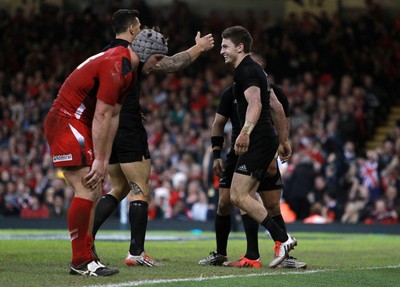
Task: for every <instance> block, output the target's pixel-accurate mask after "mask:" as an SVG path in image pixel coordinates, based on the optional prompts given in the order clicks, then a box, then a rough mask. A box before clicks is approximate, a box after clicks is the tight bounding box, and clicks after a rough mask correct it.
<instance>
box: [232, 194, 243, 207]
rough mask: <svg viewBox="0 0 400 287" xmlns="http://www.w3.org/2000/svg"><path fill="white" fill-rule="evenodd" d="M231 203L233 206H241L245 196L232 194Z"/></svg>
mask: <svg viewBox="0 0 400 287" xmlns="http://www.w3.org/2000/svg"><path fill="white" fill-rule="evenodd" d="M230 198H231V202H232V204H233V205H236V206H240V203H241V202H242V201H243V196H241V195H240V194H238V193H231V197H230Z"/></svg>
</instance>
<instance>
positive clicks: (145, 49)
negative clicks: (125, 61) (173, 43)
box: [132, 29, 168, 63]
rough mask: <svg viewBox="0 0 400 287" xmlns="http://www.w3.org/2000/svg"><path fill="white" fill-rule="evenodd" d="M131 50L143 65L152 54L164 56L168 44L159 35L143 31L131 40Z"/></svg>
mask: <svg viewBox="0 0 400 287" xmlns="http://www.w3.org/2000/svg"><path fill="white" fill-rule="evenodd" d="M132 49H133V51H135V52H136V54H137V55H138V56H139V60H140V61H141V62H143V63H144V62H146V61H147V59H148V58H149V57H150V56H151V55H153V54H163V55H166V54H167V53H168V44H167V41H166V40H165V39H164V36H163V35H162V34H161V33H159V32H157V31H155V30H153V29H143V30H142V31H140V33H139V34H137V35H136V37H135V40H133V42H132Z"/></svg>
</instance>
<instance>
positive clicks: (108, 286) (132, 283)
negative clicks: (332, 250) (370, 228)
mask: <svg viewBox="0 0 400 287" xmlns="http://www.w3.org/2000/svg"><path fill="white" fill-rule="evenodd" d="M397 268H400V265H389V266H371V267H362V268H342V269H317V270H302V271H283V272H274V273H254V274H244V275H237V274H235V275H224V276H210V277H203V276H200V277H192V278H176V279H158V280H141V281H129V282H122V283H115V284H100V285H98V284H97V285H88V286H84V287H129V286H141V285H148V284H166V283H176V282H188V281H190V282H196V281H206V280H218V279H230V278H245V277H259V276H281V275H307V274H313V273H323V272H335V271H346V270H379V269H397Z"/></svg>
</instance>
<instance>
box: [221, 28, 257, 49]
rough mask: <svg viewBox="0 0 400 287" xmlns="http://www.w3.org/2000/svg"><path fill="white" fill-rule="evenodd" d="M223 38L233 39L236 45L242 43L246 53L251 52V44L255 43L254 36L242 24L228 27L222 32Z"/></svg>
mask: <svg viewBox="0 0 400 287" xmlns="http://www.w3.org/2000/svg"><path fill="white" fill-rule="evenodd" d="M222 38H223V39H229V40H231V41H232V43H233V44H235V46H238V45H239V44H240V43H242V44H243V51H244V52H245V53H250V51H251V46H252V45H253V38H252V37H251V35H250V33H249V31H247V30H246V28H244V27H242V26H232V27H229V28H226V29H225V30H224V31H223V32H222Z"/></svg>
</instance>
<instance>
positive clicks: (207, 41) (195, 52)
mask: <svg viewBox="0 0 400 287" xmlns="http://www.w3.org/2000/svg"><path fill="white" fill-rule="evenodd" d="M195 41H196V44H195V45H193V46H192V47H190V48H189V49H187V50H186V51H183V52H179V53H177V54H175V55H173V56H165V57H164V58H163V59H162V60H161V62H160V63H159V64H157V66H156V67H155V69H154V71H156V72H164V73H173V72H176V71H179V70H182V69H184V68H186V67H187V66H189V65H190V64H191V63H193V62H194V61H195V60H196V59H197V58H198V57H199V56H200V54H201V53H203V52H206V51H209V50H211V49H212V48H213V47H214V37H213V36H212V35H211V34H207V35H205V36H203V37H200V32H197V35H196V37H195Z"/></svg>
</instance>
